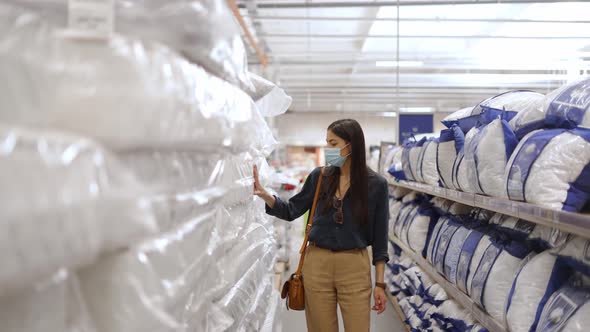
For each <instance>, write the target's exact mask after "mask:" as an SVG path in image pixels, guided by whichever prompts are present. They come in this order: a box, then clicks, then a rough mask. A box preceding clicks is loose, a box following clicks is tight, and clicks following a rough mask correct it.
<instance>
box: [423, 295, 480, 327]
mask: <svg viewBox="0 0 590 332" xmlns="http://www.w3.org/2000/svg"><path fill="white" fill-rule="evenodd" d="M432 317H433V318H434V319H436V320H437V321H438V322H439V325H441V326H445V325H446V324H450V325H451V326H452V328H454V329H457V330H458V331H465V330H467V329H469V328H471V326H473V325H474V321H473V318H472V317H471V314H470V313H469V311H467V310H465V309H463V307H461V306H460V305H459V304H458V303H457V302H455V301H454V300H447V301H445V302H443V303H442V304H441V305H440V306H439V307H438V308H437V310H436V312H435V313H433V314H432ZM445 330H446V329H445Z"/></svg>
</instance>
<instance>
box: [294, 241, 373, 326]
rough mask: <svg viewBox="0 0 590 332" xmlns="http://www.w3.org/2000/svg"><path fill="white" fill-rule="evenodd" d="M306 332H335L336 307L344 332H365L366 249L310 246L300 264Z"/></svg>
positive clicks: (368, 277)
mask: <svg viewBox="0 0 590 332" xmlns="http://www.w3.org/2000/svg"><path fill="white" fill-rule="evenodd" d="M303 282H304V285H305V317H306V319H307V330H308V331H309V332H338V314H337V312H336V310H337V304H338V305H339V306H340V310H341V311H342V319H343V321H344V330H345V331H346V332H368V331H369V329H370V320H371V293H372V283H371V263H370V260H369V254H368V252H367V249H358V250H350V251H340V252H333V251H331V250H326V249H321V248H318V247H315V246H309V247H308V248H307V253H306V256H305V262H304V264H303Z"/></svg>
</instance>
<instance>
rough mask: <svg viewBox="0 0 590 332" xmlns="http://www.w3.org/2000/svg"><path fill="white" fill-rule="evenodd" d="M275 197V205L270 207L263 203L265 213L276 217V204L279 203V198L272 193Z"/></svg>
mask: <svg viewBox="0 0 590 332" xmlns="http://www.w3.org/2000/svg"><path fill="white" fill-rule="evenodd" d="M273 197H274V198H275V205H274V206H273V207H272V208H271V207H270V206H268V204H264V208H265V210H266V214H268V215H271V216H274V217H276V216H277V212H278V206H279V204H281V203H282V202H281V199H280V198H278V197H277V196H275V195H273Z"/></svg>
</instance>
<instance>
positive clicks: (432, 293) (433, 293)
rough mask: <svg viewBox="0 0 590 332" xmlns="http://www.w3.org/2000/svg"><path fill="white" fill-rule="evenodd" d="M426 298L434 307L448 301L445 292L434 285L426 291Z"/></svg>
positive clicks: (437, 285)
mask: <svg viewBox="0 0 590 332" xmlns="http://www.w3.org/2000/svg"><path fill="white" fill-rule="evenodd" d="M426 298H427V300H428V301H429V302H431V303H432V304H434V305H436V306H439V305H441V304H442V303H443V302H444V301H446V300H448V299H449V297H448V295H447V292H446V291H445V289H444V288H442V287H441V286H440V285H439V284H434V285H432V286H430V287H428V288H427V289H426Z"/></svg>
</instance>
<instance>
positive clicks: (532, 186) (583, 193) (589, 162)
mask: <svg viewBox="0 0 590 332" xmlns="http://www.w3.org/2000/svg"><path fill="white" fill-rule="evenodd" d="M506 173H507V174H506V184H505V186H506V189H507V192H508V193H507V194H508V197H509V198H510V199H512V200H520V201H526V202H530V203H535V204H538V205H541V206H545V207H548V208H551V209H556V210H565V211H573V212H576V211H580V210H581V209H582V208H583V207H584V205H585V204H586V203H587V202H588V200H589V199H590V189H589V188H590V129H585V128H576V129H572V130H565V129H552V130H540V131H535V132H532V133H530V134H528V135H527V136H525V137H524V138H523V139H522V141H520V143H519V144H518V147H517V148H516V150H515V151H514V153H513V155H512V157H511V158H510V161H509V162H508V166H507V168H506Z"/></svg>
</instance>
